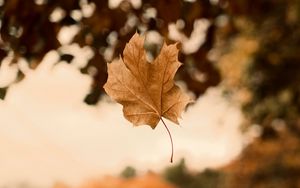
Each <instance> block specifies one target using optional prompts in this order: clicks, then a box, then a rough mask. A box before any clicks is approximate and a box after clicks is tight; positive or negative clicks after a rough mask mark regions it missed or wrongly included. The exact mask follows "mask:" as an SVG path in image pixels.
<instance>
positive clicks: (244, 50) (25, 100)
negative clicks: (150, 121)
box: [0, 0, 300, 188]
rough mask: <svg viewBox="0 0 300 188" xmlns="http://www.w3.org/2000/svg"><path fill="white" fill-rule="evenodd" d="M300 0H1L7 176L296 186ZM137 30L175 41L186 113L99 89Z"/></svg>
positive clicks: (61, 181)
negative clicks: (128, 108)
mask: <svg viewBox="0 0 300 188" xmlns="http://www.w3.org/2000/svg"><path fill="white" fill-rule="evenodd" d="M299 26H300V2H299V1H298V0H289V1H285V0H268V1H267V0H264V1H259V0H252V1H250V0H238V1H234V0H198V1H197V0H108V1H106V0H64V1H59V0H27V1H21V0H0V33H1V35H0V36H1V37H0V62H1V64H0V188H11V187H13V188H34V187H53V188H71V187H79V188H108V187H125V188H127V187H128V188H129V187H141V188H143V187H145V188H146V187H156V188H159V187H162V188H173V187H174V188H176V187H177V188H201V187H203V188H221V187H222V188H223V187H225V188H227V187H228V188H232V187H233V188H234V187H258V188H259V187H270V188H271V187H272V188H277V187H278V188H279V187H280V188H282V187H290V188H294V187H295V188H296V187H300V116H299V112H300V27H299ZM135 32H139V33H141V34H144V35H145V36H146V44H145V49H146V51H147V54H148V57H149V60H151V59H153V58H155V57H156V55H157V54H158V53H159V49H160V47H161V44H162V42H163V41H166V42H167V43H168V44H170V43H174V42H179V43H180V46H181V49H180V53H179V60H180V61H181V62H182V63H183V66H182V67H181V68H180V69H179V70H178V72H177V74H176V82H177V83H178V85H180V86H181V87H182V88H183V89H184V90H185V91H186V92H188V93H189V94H190V96H191V97H192V98H193V99H194V100H195V103H194V104H193V105H190V106H189V107H188V109H187V111H186V112H185V113H184V114H183V118H182V120H181V126H175V125H173V124H172V123H171V122H167V124H168V125H169V127H170V129H171V132H172V134H173V139H174V145H175V156H174V157H175V158H174V164H171V163H169V155H170V149H171V148H170V145H169V140H168V139H169V138H168V135H167V133H166V131H165V130H164V128H163V126H162V125H159V126H158V127H157V128H156V129H155V130H154V131H153V130H151V128H148V127H147V126H140V127H135V128H134V127H132V126H131V124H130V123H128V122H127V121H126V120H125V119H124V118H123V115H122V107H121V106H120V105H118V104H116V103H114V102H113V101H111V100H110V99H109V98H108V97H107V96H106V95H105V93H104V90H103V88H102V86H103V84H104V83H105V82H106V79H107V72H106V71H107V70H106V63H107V62H110V61H112V60H113V59H114V58H117V57H119V55H122V51H123V49H124V46H125V44H126V43H127V42H128V41H129V39H130V38H131V36H132V35H133V34H134V33H135Z"/></svg>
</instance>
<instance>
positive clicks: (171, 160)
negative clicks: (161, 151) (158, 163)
mask: <svg viewBox="0 0 300 188" xmlns="http://www.w3.org/2000/svg"><path fill="white" fill-rule="evenodd" d="M160 120H161V121H162V123H163V124H164V126H165V128H166V129H167V131H168V134H169V137H170V141H171V146H172V153H171V159H170V162H171V163H172V162H173V154H174V148H173V139H172V135H171V133H170V130H169V128H168V127H167V125H166V124H165V122H164V120H163V119H162V118H160Z"/></svg>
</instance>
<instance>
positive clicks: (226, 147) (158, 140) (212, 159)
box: [0, 46, 244, 187]
mask: <svg viewBox="0 0 300 188" xmlns="http://www.w3.org/2000/svg"><path fill="white" fill-rule="evenodd" d="M73 47H74V46H73ZM77 48H78V50H83V51H84V50H85V52H86V54H89V52H88V50H86V49H80V48H79V47H77ZM65 50H66V49H65ZM86 61H87V60H86ZM4 65H5V64H4ZM4 65H3V64H2V66H4ZM18 66H19V67H22V66H23V68H21V69H23V71H24V72H25V74H26V77H25V78H24V79H23V80H22V81H20V82H18V83H15V84H13V85H12V86H11V87H10V88H9V89H8V91H7V94H6V97H5V100H0V177H1V178H0V187H1V186H3V185H13V184H15V183H16V182H29V183H31V184H34V185H42V186H43V187H45V186H49V185H51V184H52V183H54V182H55V181H58V180H59V181H63V182H66V183H68V184H73V185H76V184H78V183H80V182H82V181H84V180H85V179H86V178H88V177H92V176H93V177H97V176H101V175H105V174H118V173H120V171H121V170H123V169H124V168H125V167H126V166H128V165H130V166H133V167H135V168H136V169H137V170H138V172H141V173H143V172H145V171H147V170H154V171H157V172H159V170H161V169H164V168H165V167H167V166H170V165H174V164H176V163H178V162H179V161H180V159H181V158H182V157H184V158H185V159H186V163H187V165H188V167H189V168H190V169H191V170H201V169H203V168H206V167H218V166H221V165H224V164H226V163H228V162H229V161H230V160H231V159H233V158H234V157H236V156H237V155H238V154H239V152H240V151H241V149H242V147H243V145H244V139H243V137H242V134H241V132H240V129H239V125H240V124H241V122H242V119H243V117H242V115H241V112H240V110H239V108H238V107H237V106H235V105H234V104H231V103H229V102H228V101H226V100H225V99H224V98H223V97H222V95H221V93H222V92H221V89H220V87H216V88H211V89H208V90H207V92H206V93H205V94H204V95H203V96H202V97H200V98H199V99H198V100H197V101H196V102H195V104H194V105H193V106H191V107H190V108H189V109H188V110H187V112H186V113H184V114H183V118H182V119H181V121H180V124H181V126H177V125H174V124H172V123H171V122H169V121H167V124H168V126H169V128H170V131H171V133H172V135H173V141H174V147H175V154H174V164H170V163H169V157H170V151H171V146H170V141H169V137H168V135H167V132H166V130H165V129H164V127H163V125H162V124H159V125H158V126H157V128H156V129H155V130H152V129H151V128H150V127H149V126H140V127H133V126H132V125H131V124H130V123H129V122H127V120H126V119H125V118H124V117H123V114H122V107H121V106H120V105H118V104H116V103H114V102H112V101H109V100H108V97H104V99H103V100H101V101H100V102H99V103H98V104H97V105H96V106H88V105H86V104H85V103H84V102H83V99H84V97H85V96H86V94H87V93H88V92H89V89H90V84H91V80H92V79H91V77H90V76H88V75H83V74H81V73H80V71H79V70H78V67H81V66H83V65H80V66H79V65H78V59H76V58H75V60H74V62H72V63H71V64H67V63H65V62H58V54H57V52H54V51H52V52H50V53H49V54H48V55H47V56H46V58H45V59H44V60H43V61H42V63H41V64H40V65H39V66H38V67H37V69H35V70H30V69H28V68H26V66H24V64H22V63H19V65H18ZM2 68H3V67H2ZM10 68H11V69H14V68H15V67H6V68H5V70H4V69H2V70H1V68H0V73H1V71H2V73H3V71H4V72H6V71H10V72H11V74H14V71H13V70H9V69H10ZM7 78H9V79H10V81H11V80H13V79H12V78H13V76H11V75H8V76H7ZM1 79H2V83H5V78H1V76H0V83H1ZM6 82H9V81H7V80H6Z"/></svg>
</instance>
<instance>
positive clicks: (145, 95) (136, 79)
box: [104, 33, 190, 129]
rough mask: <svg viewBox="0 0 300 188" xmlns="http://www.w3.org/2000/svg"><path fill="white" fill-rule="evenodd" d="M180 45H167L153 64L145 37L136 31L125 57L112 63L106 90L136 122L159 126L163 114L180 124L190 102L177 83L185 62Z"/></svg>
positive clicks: (134, 122)
mask: <svg viewBox="0 0 300 188" xmlns="http://www.w3.org/2000/svg"><path fill="white" fill-rule="evenodd" d="M177 56H178V49H177V47H176V44H172V45H166V43H164V44H163V46H162V49H161V51H160V54H159V55H158V56H157V57H156V59H155V60H154V61H153V62H151V63H149V62H147V60H146V52H145V50H144V37H141V36H140V35H139V34H137V33H136V34H134V36H133V37H132V38H131V39H130V41H129V42H128V43H127V44H126V47H125V49H124V52H123V59H122V58H121V57H120V58H119V59H118V60H115V61H113V62H112V63H108V64H107V66H108V80H107V83H106V84H105V85H104V89H105V91H106V92H107V94H108V95H110V97H112V98H113V99H114V100H116V101H117V102H119V103H120V104H122V105H123V112H124V116H125V118H126V119H127V120H129V121H130V122H132V123H133V124H134V125H143V124H146V125H150V126H151V127H152V128H153V129H154V128H155V127H156V125H157V124H158V122H159V121H160V120H161V118H162V117H164V118H167V119H169V120H171V121H172V122H174V123H176V124H178V120H177V119H178V117H180V114H181V112H182V111H183V110H184V108H185V107H186V105H187V104H188V103H189V102H190V98H189V97H188V95H186V94H184V93H183V92H182V91H181V90H180V88H179V87H178V86H176V85H175V84H174V81H173V79H174V76H175V73H176V71H177V69H178V68H179V67H180V65H181V63H180V62H179V61H178V58H177Z"/></svg>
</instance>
